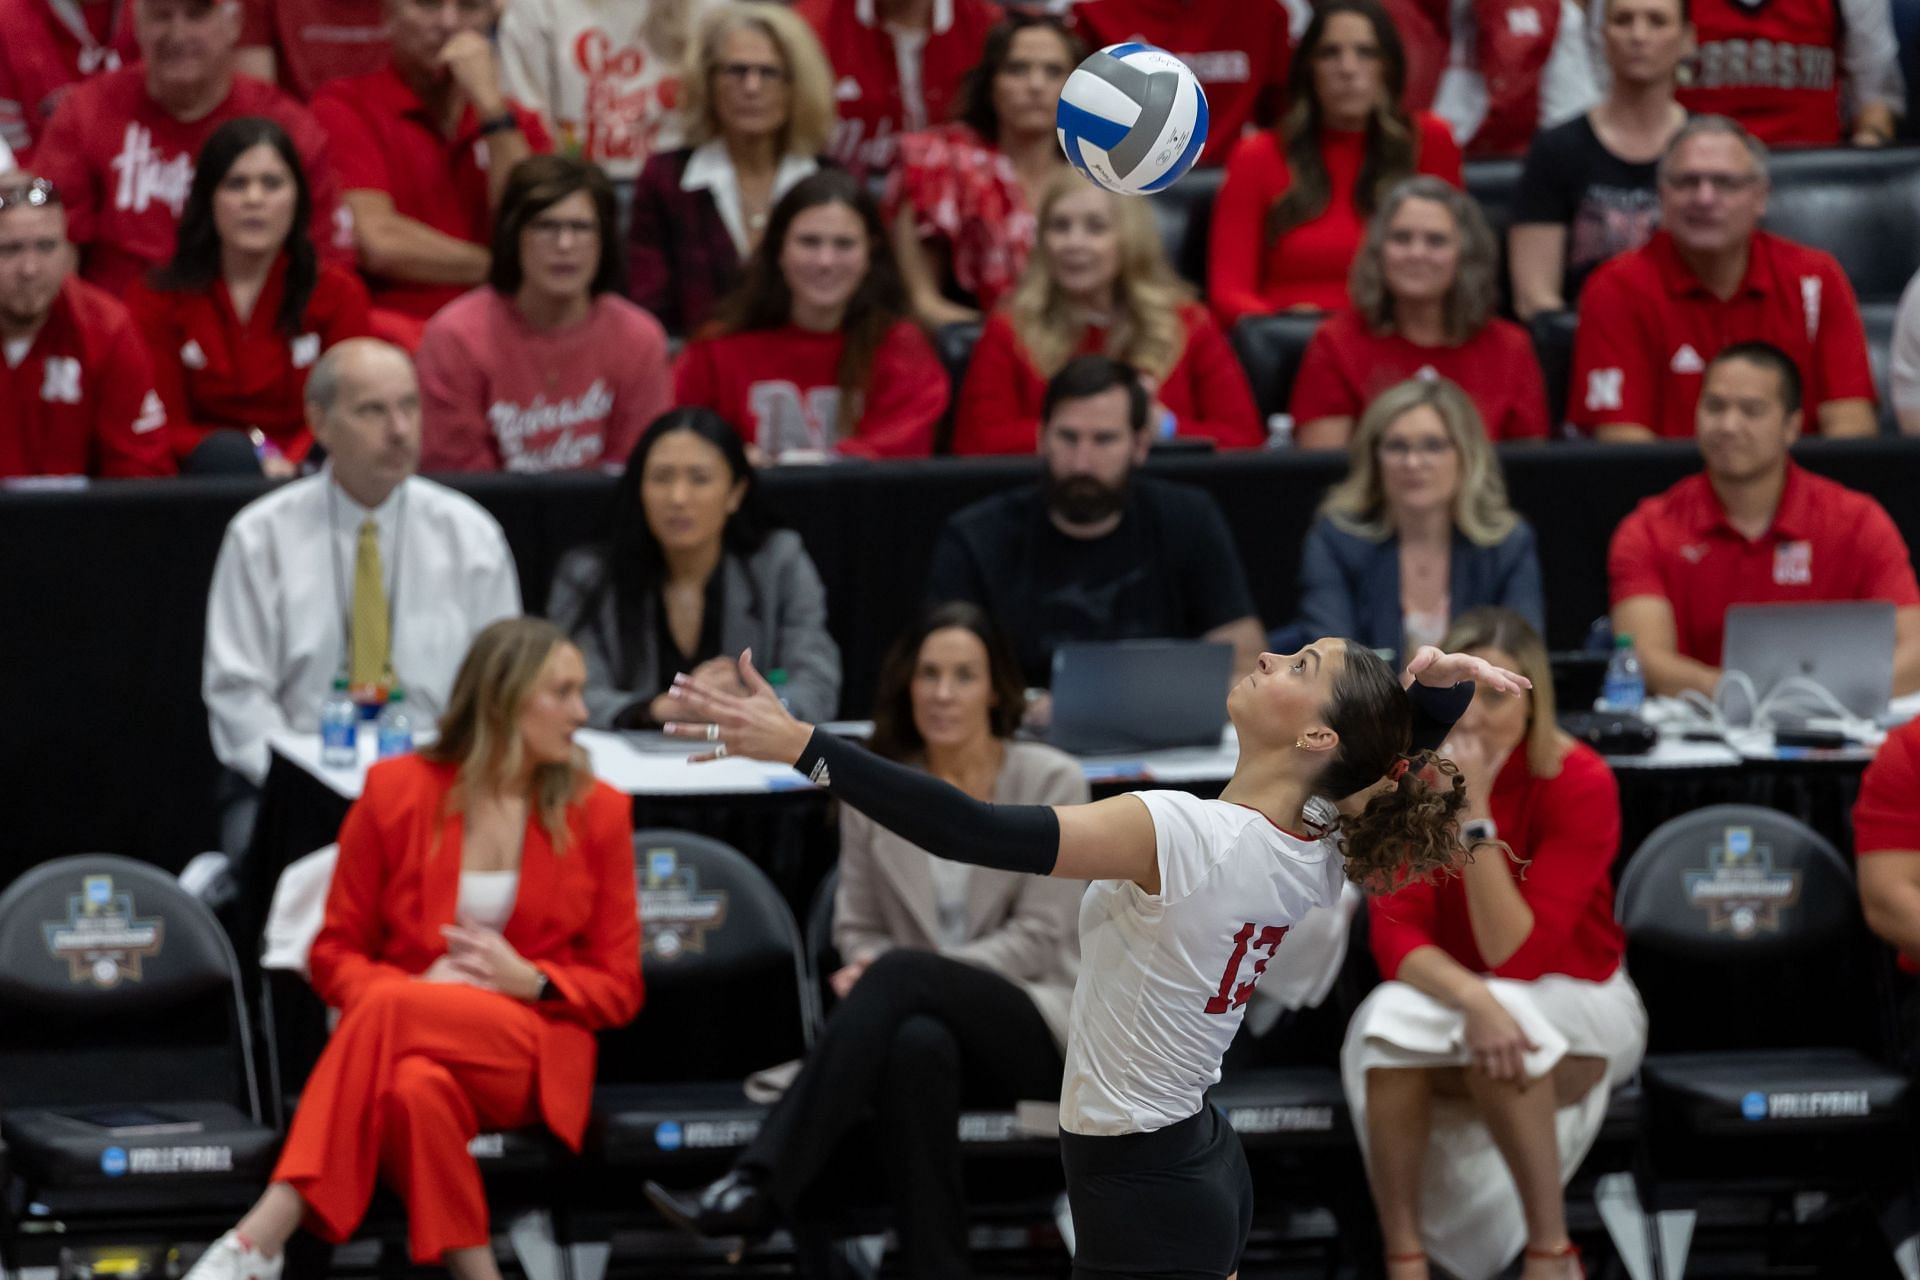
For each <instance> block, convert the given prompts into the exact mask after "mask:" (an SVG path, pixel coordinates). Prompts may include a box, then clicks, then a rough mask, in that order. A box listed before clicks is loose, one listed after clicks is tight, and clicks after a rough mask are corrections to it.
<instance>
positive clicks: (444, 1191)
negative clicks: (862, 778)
mask: <svg viewBox="0 0 1920 1280" xmlns="http://www.w3.org/2000/svg"><path fill="white" fill-rule="evenodd" d="M585 681H586V664H585V662H584V661H583V660H582V659H581V656H580V651H579V650H578V649H576V648H575V647H574V646H573V645H572V644H571V643H570V642H569V641H568V640H567V638H566V636H565V635H564V634H563V633H562V632H561V631H560V629H559V628H558V627H556V626H554V625H553V624H552V623H550V622H546V621H543V620H541V619H538V618H506V619H502V620H501V621H499V622H496V623H494V624H493V625H492V626H490V627H488V628H487V629H486V630H484V631H482V632H481V633H480V634H479V636H477V637H476V638H475V639H474V642H473V647H472V649H470V650H469V651H468V653H467V656H466V660H465V661H464V662H462V663H461V665H460V672H459V674H458V675H457V676H456V677H455V678H454V683H453V694H452V697H451V699H450V700H449V702H448V705H447V711H446V714H445V715H443V716H442V717H441V719H440V736H439V738H438V740H437V741H436V742H435V744H434V745H433V746H431V747H428V748H426V749H424V750H422V751H420V752H418V753H416V754H410V755H405V756H400V757H397V758H395V759H392V760H386V761H382V762H381V763H379V764H377V765H375V766H374V767H373V768H372V770H371V771H369V772H368V774H367V781H366V786H365V788H364V789H363V790H362V792H361V794H360V799H359V800H358V801H357V802H356V803H355V804H354V806H353V808H352V810H351V811H349V812H348V814H347V820H346V822H345V823H344V824H343V825H342V826H341V828H340V855H339V861H338V862H337V863H336V864H335V868H334V873H333V885H332V888H331V890H330V891H329V893H328V895H327V909H326V919H325V922H324V924H323V925H322V926H321V929H320V933H319V935H318V936H317V937H316V938H315V939H314V941H313V948H312V951H311V952H310V954H309V956H308V967H309V969H310V971H311V973H312V980H313V987H314V991H315V992H316V993H317V994H318V995H319V996H320V998H321V999H322V1000H324V1001H325V1002H326V1003H327V1006H328V1007H329V1008H331V1009H334V1010H337V1011H338V1012H339V1014H340V1021H339V1025H338V1027H337V1028H336V1029H335V1031H334V1033H333V1037H332V1039H330V1040H329V1041H328V1042H327V1047H326V1049H325V1051H324V1052H322V1053H321V1055H320V1060H319V1062H318V1063H317V1064H316V1065H315V1066H314V1069H313V1074H312V1076H310V1077H309V1078H308V1080H307V1085H306V1089H305V1091H304V1092H303V1093H302V1095H301V1100H300V1107H299V1110H298V1111H297V1112H295V1114H294V1118H293V1124H292V1126H291V1128H290V1130H289V1132H288V1134H287V1145H286V1149H285V1151H284V1152H283V1153H282V1155H281V1157H280V1163H279V1166H278V1167H277V1168H276V1169H275V1170H274V1175H273V1181H272V1183H271V1184H270V1185H269V1186H268V1187H267V1190H266V1192H265V1194H263V1195H262V1196H261V1197H260V1199H259V1200H258V1201H257V1202H255V1204H254V1206H253V1208H252V1209H250V1210H249V1211H248V1212H247V1214H246V1216H245V1217H243V1218H242V1219H241V1220H240V1222H239V1224H238V1225H237V1226H236V1227H235V1228H234V1229H233V1230H231V1231H229V1232H227V1233H226V1234H225V1235H223V1236H222V1237H220V1239H219V1240H217V1241H216V1242H215V1243H214V1244H213V1246H212V1247H211V1248H210V1249H208V1250H207V1252H206V1254H205V1255H203V1256H202V1257H201V1259H200V1261H199V1262H197V1263H196V1264H195V1265H194V1268H193V1270H192V1271H191V1272H190V1273H189V1274H190V1275H191V1276H192V1277H193V1280H242V1278H243V1277H244V1278H246V1280H273V1278H274V1277H277V1276H278V1275H279V1273H280V1270H281V1267H282V1265H283V1263H284V1252H283V1251H284V1249H285V1246H286V1243H287V1241H288V1239H290V1238H291V1237H292V1235H293V1233H294V1231H295V1230H297V1229H298V1228H299V1227H300V1226H302V1225H303V1224H304V1225H306V1226H309V1227H311V1228H313V1229H314V1230H316V1231H318V1232H319V1233H320V1234H321V1235H323V1236H325V1237H326V1238H327V1239H329V1240H333V1241H341V1240H345V1239H347V1238H348V1237H349V1236H351V1235H352V1234H353V1232H354V1230H355V1228H356V1227H357V1226H358V1225H359V1222H360V1218H361V1216H362V1215H363V1214H365V1212H366V1208H367V1201H368V1199H369V1197H370V1196H371V1195H372V1194H373V1188H374V1183H375V1181H376V1179H384V1180H386V1181H387V1182H388V1183H389V1184H390V1185H391V1186H392V1187H393V1188H394V1189H395V1190H396V1191H398V1192H399V1193H400V1197H401V1199H402V1200H404V1201H405V1202H406V1205H407V1211H408V1215H409V1224H408V1244H409V1251H410V1253H411V1255H412V1258H413V1261H414V1262H416V1263H427V1264H432V1263H440V1264H443V1265H445V1266H446V1267H447V1269H448V1270H449V1271H451V1272H452V1273H453V1274H454V1276H455V1277H456V1278H457V1280H498V1277H499V1274H500V1273H499V1269H498V1267H497V1266H496V1265H495V1263H494V1258H493V1248H492V1244H491V1235H490V1233H489V1228H488V1222H487V1202H486V1197H485V1194H484V1193H483V1191H482V1188H481V1185H480V1171H479V1169H478V1167H477V1166H476V1165H475V1164H474V1161H473V1157H472V1156H471V1155H469V1154H468V1153H467V1143H468V1142H469V1141H471V1140H472V1139H473V1137H474V1136H475V1135H476V1134H477V1133H479V1132H480V1131H481V1130H483V1129H506V1128H518V1127H521V1126H525V1125H531V1124H545V1125H546V1126H547V1128H548V1129H550V1130H552V1132H553V1133H554V1135H555V1136H556V1137H558V1138H559V1139H560V1140H561V1141H562V1142H563V1143H565V1144H566V1145H567V1146H569V1147H571V1148H573V1149H575V1150H578V1149H579V1146H580V1141H581V1138H582V1136H583V1134H584V1133H585V1131H586V1124H587V1110H588V1106H589V1104H590V1102H591V1098H592V1092H593V1072H594V1055H595V1043H594V1033H595V1032H596V1031H600V1030H604V1029H606V1028H608V1027H615V1026H619V1025H620V1024H622V1023H625V1022H627V1021H629V1020H630V1019H631V1018H632V1017H633V1016H634V1014H635V1013H637V1012H639V1009H640V998H641V983H640V925H639V917H638V915H637V913H636V910H635V905H634V877H633V824H632V814H631V805H630V803H629V801H628V800H627V798H626V797H625V796H623V795H621V794H620V793H619V792H617V791H615V790H614V789H613V788H611V787H609V786H607V785H605V784H604V783H600V782H596V781H594V778H593V775H592V773H591V772H590V771H589V770H588V768H587V760H586V754H585V752H583V751H582V750H581V749H580V748H579V747H578V746H576V745H574V742H573V735H574V732H575V731H576V730H577V729H579V728H580V727H581V726H582V725H583V724H585V723H586V719H587V709H586V705H585V703H584V702H583V701H582V698H581V690H582V688H583V686H584V684H585Z"/></svg>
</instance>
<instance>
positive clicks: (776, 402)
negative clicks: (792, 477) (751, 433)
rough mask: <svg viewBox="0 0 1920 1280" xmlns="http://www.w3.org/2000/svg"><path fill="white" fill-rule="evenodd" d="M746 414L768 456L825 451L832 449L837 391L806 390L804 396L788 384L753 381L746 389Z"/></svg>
mask: <svg viewBox="0 0 1920 1280" xmlns="http://www.w3.org/2000/svg"><path fill="white" fill-rule="evenodd" d="M747 412H748V413H749V414H750V415H752V417H753V420H754V421H755V422H756V423H758V424H759V431H758V433H757V437H756V438H757V440H758V443H759V445H760V447H761V448H762V449H765V450H766V451H767V452H768V453H771V454H780V453H783V452H785V451H786V450H788V449H815V450H822V451H824V450H826V449H830V448H832V447H833V431H834V426H835V425H836V423H837V422H838V420H839V417H840V388H838V387H809V388H807V393H806V395H805V396H804V397H803V396H802V395H801V394H800V388H799V387H797V386H795V385H794V384H793V383H791V382H785V381H781V382H756V383H754V384H753V385H752V386H751V387H748V388H747Z"/></svg>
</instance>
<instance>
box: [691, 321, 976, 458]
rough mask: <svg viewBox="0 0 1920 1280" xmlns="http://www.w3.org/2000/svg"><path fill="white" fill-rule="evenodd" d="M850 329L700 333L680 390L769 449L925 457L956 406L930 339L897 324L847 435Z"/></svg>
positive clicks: (878, 354) (905, 324) (884, 344)
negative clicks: (842, 371) (843, 381)
mask: <svg viewBox="0 0 1920 1280" xmlns="http://www.w3.org/2000/svg"><path fill="white" fill-rule="evenodd" d="M846 343H847V339H846V335H845V334H843V333H841V332H840V331H838V330H834V331H832V332H828V333H815V332H812V331H811V330H807V329H802V328H799V327H798V326H796V325H786V326H783V327H782V328H779V329H768V330H760V331H753V332H747V333H730V334H726V335H723V336H721V337H717V338H701V339H698V340H696V341H694V342H690V343H688V344H687V348H686V350H684V351H682V352H681V353H680V362H679V364H677V365H676V366H675V367H674V392H675V398H676V399H677V400H678V401H679V402H680V403H681V404H682V405H696V404H697V405H704V406H705V407H707V408H709V409H712V410H713V411H714V412H715V413H717V414H719V415H720V416H721V417H723V418H725V419H726V420H727V421H728V422H730V423H732V424H733V427H734V429H735V430H736V431H738V432H739V433H740V435H741V438H742V439H745V440H747V441H749V442H751V443H754V444H757V445H759V446H760V447H761V448H762V449H765V450H766V451H767V452H768V453H769V454H772V455H774V456H775V457H778V456H779V455H780V454H782V453H787V452H791V451H801V452H807V453H829V452H838V453H847V454H856V455H859V456H862V457H869V458H924V457H926V456H927V455H928V453H930V452H931V451H932V449H933V424H934V423H936V422H938V421H939V420H940V415H941V414H943V413H945V412H946V409H947V396H948V385H947V374H946V370H945V369H942V368H941V367H940V361H939V359H938V358H937V357H935V355H934V354H933V348H932V347H931V346H930V345H928V343H927V339H926V337H925V336H924V335H923V334H922V333H921V332H920V330H919V329H918V328H917V327H915V326H914V325H913V324H911V323H910V322H908V321H905V320H902V321H899V322H898V323H896V324H895V325H894V326H893V328H892V330H891V331H890V332H888V334H887V336H886V337H885V338H884V339H882V340H881V343H880V349H879V350H878V351H877V352H875V353H874V358H873V368H872V371H871V372H870V373H869V374H868V377H867V390H866V395H865V398H864V408H863V409H862V412H861V413H860V416H859V417H858V418H857V419H856V420H855V423H854V433H853V434H852V435H851V436H844V437H843V436H841V435H840V434H839V428H838V425H837V424H838V422H839V419H840V386H839V368H840V355H841V353H842V352H843V351H844V350H845V349H846Z"/></svg>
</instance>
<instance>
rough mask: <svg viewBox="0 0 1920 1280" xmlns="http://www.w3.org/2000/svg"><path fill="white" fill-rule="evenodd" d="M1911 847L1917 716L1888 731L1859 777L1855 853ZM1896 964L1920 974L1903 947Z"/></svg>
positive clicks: (1918, 786)
mask: <svg viewBox="0 0 1920 1280" xmlns="http://www.w3.org/2000/svg"><path fill="white" fill-rule="evenodd" d="M1915 851H1920V720H1909V721H1907V723H1905V724H1903V725H1901V726H1900V727H1899V728H1898V729H1894V730H1892V731H1891V732H1889V733H1888V734H1887V740H1886V741H1885V742H1883V743H1881V744H1880V749H1879V750H1878V751H1876V752H1874V755H1873V763H1871V764H1869V765H1868V766H1867V771H1866V772H1865V773H1864V774H1862V775H1861V777H1860V798H1859V799H1858V800H1857V801H1855V802H1854V806H1853V852H1854V856H1856V857H1860V858H1867V857H1871V856H1873V855H1874V854H1876V853H1913V852H1915ZM1900 967H1901V968H1902V969H1904V970H1905V971H1906V972H1908V973H1920V961H1917V960H1916V957H1914V956H1910V955H1908V954H1907V953H1906V952H1904V951H1903V952H1901V953H1900Z"/></svg>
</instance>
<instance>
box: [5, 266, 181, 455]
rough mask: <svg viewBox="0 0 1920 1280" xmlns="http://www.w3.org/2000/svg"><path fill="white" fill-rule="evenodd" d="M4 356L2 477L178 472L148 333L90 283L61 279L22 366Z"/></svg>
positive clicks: (22, 361)
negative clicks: (145, 339)
mask: <svg viewBox="0 0 1920 1280" xmlns="http://www.w3.org/2000/svg"><path fill="white" fill-rule="evenodd" d="M10 357H11V353H8V356H7V357H6V358H0V405H5V406H6V407H7V411H6V413H4V414H0V476H65V475H82V476H170V475H172V474H173V453H172V452H171V451H170V450H169V449H168V448H167V432H166V425H167V411H166V408H165V406H164V405H162V404H161V402H160V396H159V395H158V393H156V392H155V391H154V388H153V368H152V365H151V364H150V363H149V361H148V359H147V349H146V347H145V346H143V345H142V344H141V341H140V331H139V330H138V329H136V328H135V327H134V323H133V317H132V316H130V315H128V314H127V309H126V307H125V306H123V305H121V303H120V302H119V301H118V300H116V299H114V298H112V297H109V296H108V295H107V294H106V293H104V292H103V291H101V290H99V289H96V288H94V287H93V286H92V285H90V284H87V283H86V282H85V281H83V280H73V279H69V280H68V281H67V282H66V283H65V284H63V285H61V286H60V293H59V294H58V296H56V297H55V299H54V302H53V311H52V313H51V314H50V315H48V317H47V322H46V323H45V324H44V325H42V326H41V327H40V332H39V333H37V334H35V335H34V338H33V342H32V343H31V345H29V346H28V347H27V350H26V353H25V355H24V356H23V357H22V358H21V360H20V363H19V364H17V365H16V364H13V363H11V359H10Z"/></svg>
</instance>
